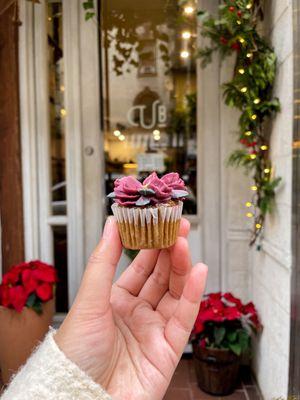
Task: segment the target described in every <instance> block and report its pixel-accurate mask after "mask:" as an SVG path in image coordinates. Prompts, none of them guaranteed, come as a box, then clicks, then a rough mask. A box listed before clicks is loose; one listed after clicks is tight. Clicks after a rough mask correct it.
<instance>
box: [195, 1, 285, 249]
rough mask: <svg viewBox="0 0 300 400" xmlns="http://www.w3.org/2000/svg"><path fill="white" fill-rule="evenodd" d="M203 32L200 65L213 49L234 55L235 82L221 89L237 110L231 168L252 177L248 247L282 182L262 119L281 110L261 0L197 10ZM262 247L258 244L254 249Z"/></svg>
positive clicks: (255, 238)
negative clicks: (264, 35)
mask: <svg viewBox="0 0 300 400" xmlns="http://www.w3.org/2000/svg"><path fill="white" fill-rule="evenodd" d="M198 15H199V18H200V21H201V22H202V26H201V34H202V36H204V37H207V38H209V39H210V42H211V45H210V46H209V47H204V48H202V49H200V50H199V57H200V58H201V59H202V66H203V67H205V66H207V65H208V64H209V63H210V62H211V56H212V53H213V52H214V51H218V52H219V54H220V56H221V58H225V57H226V56H229V55H231V54H232V53H235V54H236V65H235V69H234V74H233V78H232V80H231V81H230V82H227V83H225V84H224V85H223V89H224V99H225V103H226V104H227V105H229V106H231V107H235V108H237V109H238V110H239V111H240V112H241V116H240V119H239V127H240V131H239V132H238V135H239V142H240V144H241V145H242V149H241V148H239V149H237V150H235V151H234V152H233V153H232V154H231V155H230V157H229V164H231V165H235V166H243V167H244V168H245V169H246V171H247V172H248V173H249V172H251V173H252V177H253V181H254V183H253V184H251V186H250V188H249V189H250V192H251V193H252V194H251V196H250V199H249V200H247V201H246V203H245V208H246V211H245V216H246V217H247V218H248V219H251V220H252V221H253V229H252V238H251V241H250V245H253V244H254V243H255V242H256V243H257V241H258V239H260V238H262V230H263V227H264V222H265V216H266V214H267V213H270V212H271V211H272V205H273V203H274V199H275V188H276V187H277V186H278V184H279V182H280V178H278V177H274V169H273V167H272V163H271V160H270V154H269V150H270V149H269V147H270V146H269V143H270V134H269V132H268V130H267V129H266V128H265V125H264V123H265V121H266V120H267V119H268V118H271V117H273V116H275V115H276V113H277V112H278V111H279V109H280V104H279V100H278V99H277V98H273V97H272V88H273V85H274V79H275V75H276V56H275V54H274V51H273V50H272V49H271V48H270V46H269V44H268V43H267V42H266V41H265V40H264V38H262V36H261V35H260V32H259V31H258V30H257V22H258V20H259V18H260V17H261V16H262V4H261V1H260V0H253V1H250V2H249V0H248V1H247V0H238V1H232V0H223V1H222V2H221V4H220V6H219V12H218V16H217V17H213V16H211V15H210V14H209V13H207V12H205V11H200V12H198ZM258 247H260V245H258Z"/></svg>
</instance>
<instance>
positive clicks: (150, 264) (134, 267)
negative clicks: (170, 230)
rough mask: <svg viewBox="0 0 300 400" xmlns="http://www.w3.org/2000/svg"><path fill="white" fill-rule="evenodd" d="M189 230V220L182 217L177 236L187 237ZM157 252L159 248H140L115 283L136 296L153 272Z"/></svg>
mask: <svg viewBox="0 0 300 400" xmlns="http://www.w3.org/2000/svg"><path fill="white" fill-rule="evenodd" d="M189 231H190V223H189V221H188V220H187V219H185V218H182V219H181V221H180V227H179V236H182V237H187V236H188V234H189ZM159 253H160V250H159V249H150V250H141V251H140V252H139V254H138V255H137V256H136V257H135V259H134V260H133V261H132V263H131V264H130V265H129V267H128V268H127V269H126V270H125V271H124V272H123V274H122V275H121V276H120V278H119V279H118V280H117V282H116V285H117V286H119V287H121V288H123V289H125V290H127V291H128V292H130V293H131V294H132V295H134V296H137V295H138V294H139V292H140V291H141V289H142V287H143V286H144V284H145V282H146V281H147V279H148V278H149V276H150V275H151V273H152V272H153V270H154V267H155V265H156V263H157V259H158V256H159Z"/></svg>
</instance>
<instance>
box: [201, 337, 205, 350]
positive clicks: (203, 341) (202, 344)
mask: <svg viewBox="0 0 300 400" xmlns="http://www.w3.org/2000/svg"><path fill="white" fill-rule="evenodd" d="M200 347H201V348H202V349H205V347H206V340H205V338H203V339H201V340H200Z"/></svg>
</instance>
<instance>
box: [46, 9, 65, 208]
mask: <svg viewBox="0 0 300 400" xmlns="http://www.w3.org/2000/svg"><path fill="white" fill-rule="evenodd" d="M48 62H49V116H50V151H51V184H52V186H51V198H52V204H51V205H52V213H53V214H54V215H66V163H65V117H66V114H67V111H66V109H65V107H64V91H65V86H64V59H63V45H62V2H61V1H51V2H50V1H49V4H48Z"/></svg>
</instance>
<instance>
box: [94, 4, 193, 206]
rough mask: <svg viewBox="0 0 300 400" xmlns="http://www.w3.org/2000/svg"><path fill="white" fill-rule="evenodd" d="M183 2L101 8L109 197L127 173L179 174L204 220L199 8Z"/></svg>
mask: <svg viewBox="0 0 300 400" xmlns="http://www.w3.org/2000/svg"><path fill="white" fill-rule="evenodd" d="M181 4H182V5H180V2H178V1H177V0H173V1H172V0H171V1H168V2H166V1H163V0H155V1H150V2H149V1H145V0H142V1H139V2H134V3H133V2H130V1H129V0H126V1H120V0H114V1H111V0H104V1H103V2H101V4H100V16H101V27H102V30H101V48H102V54H101V56H102V108H103V109H102V111H103V130H104V151H105V183H106V193H109V192H111V191H112V189H113V181H114V180H115V179H116V178H118V177H120V176H122V175H129V174H130V175H135V176H136V177H137V178H138V179H142V178H143V177H144V176H145V175H146V174H148V173H149V172H152V171H156V172H157V173H158V174H159V175H160V174H164V173H167V172H171V171H176V172H179V173H180V174H181V175H182V177H183V179H184V180H185V183H186V185H187V187H188V188H189V191H190V193H191V195H190V197H189V200H188V201H186V202H185V206H184V207H185V208H184V213H185V214H196V213H197V183H196V182H197V124H196V103H197V95H196V87H197V85H196V63H195V53H196V37H197V33H196V28H197V27H196V4H195V3H194V2H193V1H191V2H184V4H183V3H182V2H181ZM107 212H109V206H108V203H107Z"/></svg>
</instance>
